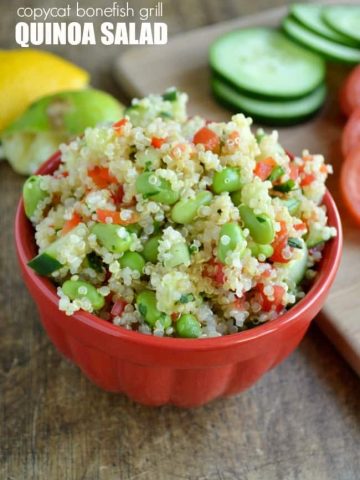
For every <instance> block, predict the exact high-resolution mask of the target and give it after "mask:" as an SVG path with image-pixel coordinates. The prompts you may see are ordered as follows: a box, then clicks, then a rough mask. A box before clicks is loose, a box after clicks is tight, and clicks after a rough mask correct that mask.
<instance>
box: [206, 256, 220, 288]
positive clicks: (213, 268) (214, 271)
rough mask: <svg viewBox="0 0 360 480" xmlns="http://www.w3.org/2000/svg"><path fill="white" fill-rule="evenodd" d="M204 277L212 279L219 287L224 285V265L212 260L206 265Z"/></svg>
mask: <svg viewBox="0 0 360 480" xmlns="http://www.w3.org/2000/svg"><path fill="white" fill-rule="evenodd" d="M203 275H204V276H205V277H208V278H211V279H212V280H213V281H214V282H215V283H216V284H218V285H223V284H224V283H225V272H224V265H223V264H222V263H221V262H218V261H217V260H215V258H212V259H211V260H209V261H208V262H207V264H205V268H204V270H203Z"/></svg>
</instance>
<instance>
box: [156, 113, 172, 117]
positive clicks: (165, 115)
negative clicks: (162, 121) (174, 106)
mask: <svg viewBox="0 0 360 480" xmlns="http://www.w3.org/2000/svg"><path fill="white" fill-rule="evenodd" d="M159 117H161V118H174V117H173V115H171V113H169V112H160V113H159Z"/></svg>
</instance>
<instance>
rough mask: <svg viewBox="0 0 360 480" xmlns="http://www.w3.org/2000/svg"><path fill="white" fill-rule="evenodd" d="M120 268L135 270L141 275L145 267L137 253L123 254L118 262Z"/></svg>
mask: <svg viewBox="0 0 360 480" xmlns="http://www.w3.org/2000/svg"><path fill="white" fill-rule="evenodd" d="M119 262H120V266H121V268H130V270H136V271H137V272H139V273H140V274H142V273H143V271H144V267H145V260H144V259H143V257H142V256H141V255H140V253H137V252H125V253H124V255H123V256H122V257H121V258H120V260H119Z"/></svg>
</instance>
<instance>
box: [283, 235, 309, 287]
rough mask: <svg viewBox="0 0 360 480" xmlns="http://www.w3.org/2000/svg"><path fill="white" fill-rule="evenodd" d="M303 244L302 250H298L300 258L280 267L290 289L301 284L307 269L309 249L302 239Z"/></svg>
mask: <svg viewBox="0 0 360 480" xmlns="http://www.w3.org/2000/svg"><path fill="white" fill-rule="evenodd" d="M301 243H302V248H301V249H296V252H297V255H298V257H297V258H296V259H294V260H290V262H288V263H286V264H283V265H282V266H280V267H279V268H281V269H282V272H283V279H284V282H286V283H287V284H288V285H289V288H290V289H292V288H293V287H294V286H296V285H298V284H299V283H300V282H301V280H302V279H303V278H304V275H305V273H306V269H307V261H308V256H309V254H308V249H307V246H306V244H305V242H304V240H302V239H301Z"/></svg>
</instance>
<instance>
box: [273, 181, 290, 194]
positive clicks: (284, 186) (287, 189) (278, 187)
mask: <svg viewBox="0 0 360 480" xmlns="http://www.w3.org/2000/svg"><path fill="white" fill-rule="evenodd" d="M294 187H295V182H294V180H292V179H291V178H290V180H288V181H287V182H285V183H282V184H280V185H275V186H274V187H273V188H274V190H276V191H277V192H282V193H287V192H290V191H291V190H292V189H293V188H294Z"/></svg>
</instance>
